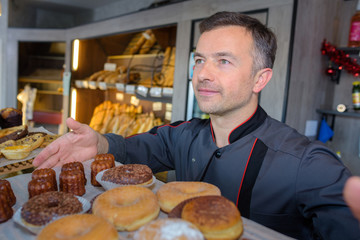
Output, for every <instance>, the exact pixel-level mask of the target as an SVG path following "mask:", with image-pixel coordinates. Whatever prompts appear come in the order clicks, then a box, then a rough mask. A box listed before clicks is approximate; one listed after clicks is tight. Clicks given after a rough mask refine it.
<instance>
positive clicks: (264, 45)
mask: <svg viewBox="0 0 360 240" xmlns="http://www.w3.org/2000/svg"><path fill="white" fill-rule="evenodd" d="M226 26H240V27H244V28H245V29H246V31H248V32H250V33H251V35H252V37H253V40H254V51H253V59H254V60H253V70H252V71H253V75H254V74H255V73H256V72H257V71H259V70H260V69H263V68H273V66H274V61H275V55H276V49H277V43H276V36H275V34H274V33H273V32H272V31H271V30H270V29H269V28H267V27H266V26H265V25H264V24H262V23H261V22H260V21H259V20H257V19H255V18H252V17H250V16H247V15H245V14H242V13H238V12H218V13H215V14H214V15H212V16H210V17H208V18H206V19H204V20H203V21H202V22H201V23H200V33H204V32H208V31H211V30H214V29H216V28H219V27H226Z"/></svg>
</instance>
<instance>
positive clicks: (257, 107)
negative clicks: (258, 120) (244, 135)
mask: <svg viewBox="0 0 360 240" xmlns="http://www.w3.org/2000/svg"><path fill="white" fill-rule="evenodd" d="M258 106H259V105H258ZM258 106H257V107H256V109H255V111H254V112H253V114H251V116H250V117H249V118H248V119H246V120H245V121H244V122H242V123H241V124H239V125H238V126H237V127H236V128H234V129H233V130H231V132H230V133H229V136H228V143H229V144H230V136H231V134H232V132H233V131H234V130H235V129H237V128H238V127H240V126H241V125H243V124H244V123H246V122H247V121H249V120H250V119H251V118H252V117H253V116H254V114H255V113H256V111H257V108H258Z"/></svg>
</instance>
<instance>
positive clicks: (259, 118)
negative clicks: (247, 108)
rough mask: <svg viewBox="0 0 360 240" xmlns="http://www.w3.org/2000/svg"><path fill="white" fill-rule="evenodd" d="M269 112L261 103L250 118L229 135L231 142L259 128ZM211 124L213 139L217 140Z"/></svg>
mask: <svg viewBox="0 0 360 240" xmlns="http://www.w3.org/2000/svg"><path fill="white" fill-rule="evenodd" d="M266 117H267V113H266V112H265V111H264V109H263V108H262V107H260V105H258V107H257V108H256V110H255V112H254V113H253V115H252V116H251V117H249V119H247V120H246V121H245V122H243V123H241V124H239V125H238V126H237V127H236V128H234V129H233V130H232V131H231V132H230V134H229V137H228V141H229V144H231V143H233V142H235V141H236V140H238V139H240V138H242V137H244V136H246V135H248V134H249V133H251V132H252V131H254V130H255V129H257V128H258V127H259V126H260V125H261V124H262V123H263V122H264V121H265V119H266ZM210 125H211V133H212V135H213V139H214V140H215V136H214V131H213V127H212V124H211V122H210Z"/></svg>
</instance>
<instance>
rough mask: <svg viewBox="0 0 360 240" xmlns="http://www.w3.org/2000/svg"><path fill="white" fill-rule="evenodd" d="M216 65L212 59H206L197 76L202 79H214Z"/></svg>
mask: <svg viewBox="0 0 360 240" xmlns="http://www.w3.org/2000/svg"><path fill="white" fill-rule="evenodd" d="M214 70H215V66H214V65H213V64H212V62H211V61H205V62H204V63H203V64H202V65H201V67H200V68H199V69H198V73H197V77H198V79H199V80H200V81H206V80H207V81H212V79H213V75H214Z"/></svg>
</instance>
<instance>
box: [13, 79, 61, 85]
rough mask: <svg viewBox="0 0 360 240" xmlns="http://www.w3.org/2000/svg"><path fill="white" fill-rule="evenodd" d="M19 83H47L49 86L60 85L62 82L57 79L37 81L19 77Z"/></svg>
mask: <svg viewBox="0 0 360 240" xmlns="http://www.w3.org/2000/svg"><path fill="white" fill-rule="evenodd" d="M19 82H24V83H49V84H62V80H57V79H53V80H51V79H38V78H28V77H21V78H19Z"/></svg>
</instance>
